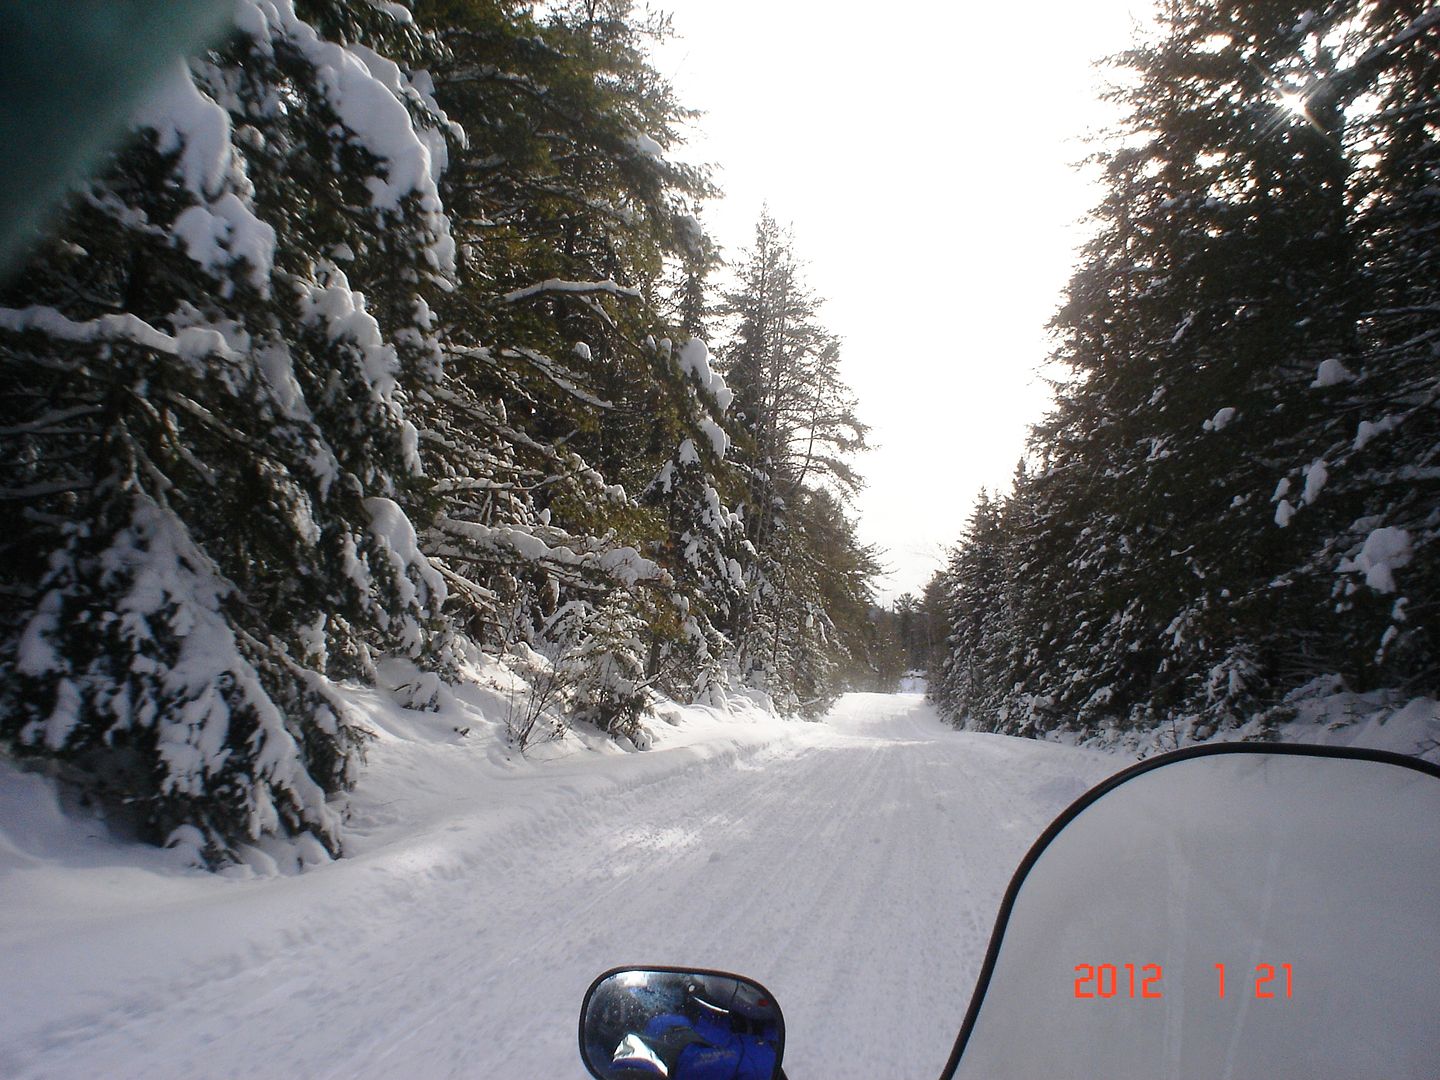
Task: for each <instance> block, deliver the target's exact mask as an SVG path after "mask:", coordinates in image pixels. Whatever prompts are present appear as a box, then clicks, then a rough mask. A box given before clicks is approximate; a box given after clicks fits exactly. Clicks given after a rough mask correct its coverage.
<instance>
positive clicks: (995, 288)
mask: <svg viewBox="0 0 1440 1080" xmlns="http://www.w3.org/2000/svg"><path fill="white" fill-rule="evenodd" d="M652 6H656V7H659V8H660V9H661V10H664V11H668V12H670V13H671V15H672V17H673V26H674V29H675V31H676V34H677V37H676V38H675V39H673V40H671V41H669V42H667V43H665V44H664V45H663V46H662V47H661V48H660V49H659V50H658V51H657V52H656V55H655V64H656V67H657V68H658V69H659V70H660V72H661V73H662V74H663V75H665V76H666V77H667V78H668V79H670V81H671V82H672V83H673V85H674V87H675V89H676V92H677V96H678V98H679V100H680V101H681V102H682V103H683V104H685V105H687V106H689V107H692V108H697V109H701V110H704V112H705V115H704V116H703V117H702V118H701V119H700V120H699V122H698V125H697V127H696V128H695V129H694V130H693V131H692V132H691V133H690V136H691V137H690V140H689V144H688V145H687V147H686V148H684V149H683V150H681V151H678V152H675V154H674V156H676V157H677V158H681V159H683V160H688V161H708V162H711V163H714V164H715V165H717V166H718V167H719V168H718V170H717V179H718V181H719V184H720V186H721V188H722V189H723V190H724V192H725V197H724V198H723V200H720V201H718V202H716V203H712V204H709V205H708V207H707V209H706V211H705V213H704V215H703V220H704V222H705V225H706V228H707V230H708V231H709V232H710V234H711V236H713V237H714V238H715V239H716V240H717V241H718V242H719V243H720V244H721V245H722V247H723V248H724V251H725V254H726V255H727V257H731V258H736V257H738V256H739V254H740V252H741V251H742V250H743V249H744V248H746V247H748V246H749V244H750V241H751V238H752V236H753V233H754V228H755V222H756V220H757V218H758V217H759V215H760V210H761V208H762V206H764V205H766V204H768V205H769V208H770V211H771V213H772V214H773V215H774V217H775V218H776V219H777V220H779V221H780V222H781V223H782V224H785V223H788V224H790V225H791V226H792V227H793V230H794V238H795V250H796V253H797V255H798V256H799V257H800V258H801V259H803V260H805V261H806V263H807V264H808V265H807V267H806V277H807V280H808V281H809V284H810V286H811V288H812V289H813V290H814V291H815V293H816V294H817V295H819V296H821V297H825V298H827V301H828V302H827V303H826V305H825V307H824V308H823V309H822V312H821V321H822V322H823V323H824V325H825V326H826V327H827V328H829V329H830V330H831V331H832V332H834V333H836V334H838V335H839V336H840V337H841V338H843V339H844V342H845V349H844V358H843V362H842V373H843V375H844V376H845V378H846V380H847V381H848V383H849V384H850V386H851V387H852V389H853V390H854V391H855V393H856V396H857V398H858V400H859V412H860V417H861V419H862V420H864V421H865V422H866V423H868V424H869V425H870V427H871V436H870V437H871V442H872V443H874V444H875V445H876V449H874V450H872V451H871V452H870V453H868V454H866V455H864V457H863V458H862V460H861V461H860V463H859V464H860V468H861V471H862V472H863V473H864V474H865V476H866V478H867V487H866V489H865V491H863V492H862V493H861V495H860V496H859V498H858V500H857V504H856V505H857V509H858V511H859V516H860V524H859V532H860V536H861V539H862V540H864V541H865V542H867V543H871V544H876V545H878V546H880V547H882V548H884V549H885V554H884V561H885V565H886V566H887V567H888V568H889V573H888V574H887V575H886V576H885V577H884V578H882V579H881V580H880V581H879V583H878V585H879V589H878V596H879V598H880V599H881V601H882V602H886V603H888V602H889V601H891V600H893V598H894V597H895V596H897V595H899V594H900V593H903V592H906V591H910V592H915V593H917V594H918V593H919V591H920V590H921V589H922V588H923V587H924V584H925V582H926V581H927V580H929V578H930V577H931V575H932V574H933V573H934V572H935V570H936V569H938V568H939V567H940V565H941V564H942V562H943V559H944V554H945V550H946V548H947V547H949V546H951V545H953V544H954V543H955V542H956V541H957V540H958V539H959V537H960V534H961V532H962V530H963V529H964V525H965V520H966V518H967V517H968V515H969V512H970V509H971V507H972V506H973V504H974V500H975V497H976V496H977V495H978V493H979V492H980V490H981V488H988V489H990V490H992V491H993V490H996V489H1004V488H1006V487H1007V486H1008V484H1009V481H1010V476H1011V474H1012V473H1013V471H1014V468H1015V465H1016V463H1017V461H1019V459H1020V456H1021V454H1022V453H1023V452H1024V445H1025V435H1026V429H1027V427H1028V425H1029V424H1031V423H1033V422H1035V421H1037V420H1039V419H1040V418H1041V417H1042V416H1043V415H1044V412H1045V409H1046V405H1047V402H1048V399H1049V391H1048V389H1047V387H1046V384H1045V382H1044V378H1043V374H1042V368H1043V365H1044V361H1045V358H1046V356H1047V354H1048V351H1049V344H1048V338H1047V334H1046V331H1045V325H1046V323H1047V322H1048V321H1049V319H1050V317H1051V315H1052V314H1053V313H1054V311H1055V308H1056V306H1057V305H1058V303H1059V300H1060V295H1061V291H1062V289H1063V288H1064V285H1065V283H1066V281H1067V280H1068V278H1069V276H1070V272H1071V268H1072V267H1073V265H1074V262H1075V256H1074V250H1075V247H1076V246H1077V245H1078V244H1079V243H1081V242H1083V238H1084V231H1083V229H1084V226H1083V224H1082V219H1083V217H1084V215H1085V213H1086V211H1087V210H1088V209H1089V208H1090V207H1091V206H1092V205H1094V204H1095V203H1096V202H1097V201H1098V189H1097V188H1096V187H1094V186H1093V184H1094V175H1093V170H1078V169H1077V168H1076V167H1075V165H1076V163H1077V162H1078V161H1079V160H1080V159H1081V158H1083V157H1084V156H1085V155H1086V154H1087V153H1088V152H1089V148H1088V146H1087V144H1086V142H1085V141H1084V136H1085V134H1086V133H1087V132H1090V131H1093V130H1095V129H1096V128H1098V127H1100V126H1102V125H1103V124H1104V123H1105V122H1106V120H1107V118H1108V117H1110V116H1112V115H1113V114H1112V113H1111V111H1110V107H1109V106H1107V105H1105V104H1104V103H1102V102H1101V101H1100V100H1099V93H1100V90H1101V87H1102V85H1103V81H1104V75H1103V73H1102V72H1099V71H1097V70H1095V68H1094V67H1093V66H1092V62H1093V61H1095V60H1098V59H1100V58H1102V57H1104V56H1107V55H1109V54H1112V53H1115V52H1118V51H1119V50H1121V49H1123V48H1125V47H1126V46H1127V45H1128V44H1129V42H1130V39H1131V32H1132V27H1133V25H1134V20H1135V19H1137V18H1141V17H1143V16H1144V15H1145V14H1146V13H1147V12H1148V10H1149V4H1148V3H1147V2H1146V0H1080V2H1076V0H1069V2H1059V0H1038V2H1035V3H1031V4H1029V5H1024V6H1020V5H1016V6H1010V5H997V4H974V3H954V2H946V3H936V2H906V0H891V2H889V3H885V4H872V5H868V6H866V7H864V8H861V7H859V6H858V5H854V6H852V5H848V4H836V3H833V2H826V3H820V2H817V0H724V2H717V0H652ZM848 12H853V14H848Z"/></svg>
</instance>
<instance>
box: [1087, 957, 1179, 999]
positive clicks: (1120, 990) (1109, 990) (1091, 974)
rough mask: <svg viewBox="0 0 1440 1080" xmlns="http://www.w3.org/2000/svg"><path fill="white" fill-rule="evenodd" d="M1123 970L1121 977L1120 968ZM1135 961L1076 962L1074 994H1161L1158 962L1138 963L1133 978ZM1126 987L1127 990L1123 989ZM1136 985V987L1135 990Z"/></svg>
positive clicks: (1132, 995) (1088, 995) (1128, 995)
mask: <svg viewBox="0 0 1440 1080" xmlns="http://www.w3.org/2000/svg"><path fill="white" fill-rule="evenodd" d="M1122 970H1123V971H1124V978H1122V977H1121V971H1122ZM1136 970H1137V969H1136V966H1135V965H1134V964H1076V965H1075V996H1076V997H1077V998H1113V997H1130V998H1151V999H1154V998H1162V997H1164V996H1165V994H1164V992H1163V991H1161V989H1160V980H1161V979H1162V978H1163V977H1164V974H1165V973H1164V971H1163V970H1162V969H1161V967H1160V965H1159V964H1145V965H1144V966H1143V967H1140V968H1139V969H1138V970H1139V978H1138V979H1137V978H1136ZM1127 987H1128V990H1129V992H1128V993H1126V989H1127ZM1137 987H1138V990H1137Z"/></svg>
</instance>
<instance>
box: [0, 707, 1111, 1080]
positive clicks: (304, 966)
mask: <svg viewBox="0 0 1440 1080" xmlns="http://www.w3.org/2000/svg"><path fill="white" fill-rule="evenodd" d="M382 749H383V748H382ZM666 753H669V751H664V750H659V751H653V752H652V753H650V754H639V755H633V754H632V755H624V756H621V757H600V756H598V755H582V756H585V757H590V758H597V760H592V761H582V762H578V763H570V764H567V763H565V762H552V763H550V764H549V765H547V766H545V767H542V768H540V769H536V770H530V771H524V772H518V773H516V774H515V776H514V778H513V779H512V780H509V781H507V780H505V779H504V778H503V777H502V778H501V779H499V780H498V781H494V782H492V783H491V784H490V785H489V786H490V788H496V787H500V788H504V786H505V785H506V783H509V784H511V785H513V790H511V791H509V792H502V794H501V795H500V796H496V795H494V794H493V792H492V793H490V794H477V795H476V797H475V798H474V799H473V800H467V799H464V798H458V797H457V798H450V799H449V800H448V803H437V802H436V801H435V800H434V799H431V800H430V801H429V802H427V803H425V804H424V805H426V806H428V807H431V813H432V817H433V820H430V821H429V822H427V823H425V824H424V825H423V827H422V828H421V829H420V831H418V832H416V831H414V830H413V829H412V830H411V832H410V833H409V834H408V835H407V836H406V837H405V838H404V840H403V842H402V841H396V840H390V841H387V842H383V843H382V842H380V841H379V840H378V839H376V840H372V842H371V843H370V844H368V845H367V843H366V836H367V832H366V830H367V828H368V829H369V830H370V832H371V833H372V834H373V836H374V837H379V836H382V835H383V834H384V833H385V820H384V814H385V813H386V810H385V807H386V806H387V805H389V804H387V803H383V802H377V803H376V804H375V805H374V806H372V807H371V808H370V809H369V811H368V813H369V818H368V819H366V818H365V817H364V816H363V815H362V820H361V821H360V822H359V823H358V825H357V835H358V841H357V844H356V845H355V850H356V854H355V856H354V857H353V858H350V859H346V860H344V861H342V862H341V863H338V864H336V865H334V866H329V867H324V868H321V869H319V870H318V871H314V872H310V873H307V874H303V875H299V876H294V877H282V878H278V879H277V878H271V879H268V880H251V881H217V880H215V879H213V878H209V877H206V876H202V875H184V876H176V875H170V876H168V877H166V876H162V875H156V874H155V873H154V872H153V871H147V870H145V869H143V868H136V867H129V866H125V865H112V866H100V867H93V868H92V867H84V866H77V867H74V868H71V869H70V870H69V871H64V872H63V873H62V871H59V870H56V869H55V868H54V867H53V866H52V867H47V868H46V869H45V871H44V873H41V872H40V871H39V870H36V871H35V872H34V873H33V874H31V875H29V876H28V877H27V875H26V874H25V873H24V872H23V870H24V867H23V866H22V867H21V871H19V872H12V873H10V874H9V875H8V876H0V904H3V905H8V911H9V914H8V915H4V916H0V949H3V955H4V956H5V961H4V963H3V965H0V998H3V1000H4V1002H5V1008H4V1010H3V1012H0V1076H5V1077H37V1076H64V1077H82V1076H83V1077H90V1076H102V1075H103V1076H107V1077H140V1076H145V1077H157V1076H161V1077H170V1076H185V1077H219V1076H237V1077H238V1076H246V1077H253V1076H287V1077H421V1078H425V1077H470V1076H475V1077H501V1076H504V1077H527V1078H549V1077H555V1078H568V1077H579V1076H582V1075H583V1069H582V1067H581V1066H580V1064H579V1060H578V1056H577V1054H576V1050H575V1034H574V1026H575V1016H576V1010H577V1008H578V1005H579V1001H580V997H581V995H582V993H583V992H584V989H585V987H586V985H587V984H588V983H589V981H590V979H591V977H592V976H593V975H595V974H597V973H598V972H600V971H601V970H602V969H604V968H606V967H610V966H614V965H616V964H620V963H629V962H637V963H658V964H693V965H696V966H703V967H715V968H726V969H732V970H736V971H740V972H743V973H746V974H749V975H752V976H754V977H756V978H758V979H760V980H761V981H762V982H765V983H766V984H767V985H768V986H769V987H770V989H771V990H773V991H774V992H775V994H776V996H777V997H778V999H779V1000H780V1002H781V1004H782V1006H783V1008H784V1010H785V1014H786V1021H787V1029H788V1033H789V1034H788V1040H787V1042H788V1046H787V1052H786V1066H787V1072H788V1073H789V1074H790V1076H791V1077H792V1078H793V1080H806V1078H807V1077H810V1078H818V1077H826V1078H829V1080H845V1078H850V1077H854V1078H864V1080H875V1078H876V1077H895V1078H902V1080H903V1078H905V1077H916V1078H925V1077H933V1076H936V1075H938V1073H939V1070H940V1066H941V1065H942V1064H943V1063H944V1061H945V1058H946V1056H947V1054H948V1052H949V1048H950V1045H951V1043H952V1042H953V1039H954V1036H955V1031H956V1029H957V1028H958V1026H959V1022H960V1018H961V1016H962V1014H963V1012H964V1008H965V1004H966V1002H967V1001H968V998H969V993H970V990H971V987H972V985H973V981H974V978H975V975H976V972H977V971H978V968H979V963H980V959H981V956H982V954H983V951H984V946H985V943H986V941H987V939H988V935H989V930H990V922H991V919H992V917H993V915H994V912H995V909H996V907H997V905H998V903H999V900H1000V896H1001V894H1002V892H1003V890H1004V887H1005V884H1006V882H1007V881H1008V879H1009V876H1010V874H1011V872H1012V870H1013V869H1014V867H1015V865H1016V864H1017V863H1018V862H1019V860H1020V858H1021V856H1022V855H1023V854H1024V852H1025V850H1026V848H1027V847H1028V846H1029V845H1030V843H1031V842H1032V841H1033V840H1034V839H1035V837H1036V836H1037V835H1038V834H1039V833H1040V831H1041V830H1042V829H1043V828H1044V826H1045V825H1046V824H1047V823H1048V822H1049V821H1050V820H1051V818H1052V817H1053V816H1054V815H1055V814H1056V813H1057V812H1058V811H1059V810H1060V809H1062V808H1063V807H1064V806H1065V805H1066V804H1067V803H1069V802H1070V801H1071V800H1072V799H1073V798H1074V797H1076V796H1077V795H1079V794H1080V793H1081V792H1082V791H1083V790H1084V789H1085V788H1086V787H1088V786H1089V785H1090V784H1092V783H1094V782H1095V781H1097V780H1099V779H1101V778H1102V777H1104V776H1105V775H1108V774H1109V773H1111V772H1113V771H1115V770H1117V769H1119V768H1120V767H1122V766H1123V765H1124V764H1125V763H1126V762H1125V760H1124V759H1121V758H1116V757H1111V756H1104V755H1100V754H1094V753H1089V752H1084V751H1077V750H1072V749H1068V748H1064V747H1058V746H1053V745H1047V744H1037V743H1033V742H1025V741H1021V740H1016V739H1009V738H1005V737H1001V736H987V735H969V734H962V733H956V732H954V731H951V730H949V729H948V728H946V727H944V726H943V725H942V724H941V723H940V722H939V721H938V720H937V719H936V718H935V717H934V715H933V714H932V713H931V712H930V710H929V708H928V707H927V706H926V705H925V704H924V703H923V701H922V700H921V699H920V698H918V697H913V696H882V695H859V694H856V695H849V696H847V697H846V698H845V699H843V700H842V701H841V703H840V705H839V706H838V707H837V708H836V710H835V711H834V713H832V715H831V717H830V718H829V722H828V723H826V724H823V725H793V724H792V725H781V724H778V723H777V724H775V725H773V726H772V727H768V728H766V729H765V730H764V732H763V733H761V734H754V733H752V737H750V738H749V739H748V741H737V742H735V743H734V744H733V745H732V746H731V747H729V748H728V749H727V750H726V751H725V752H723V753H716V754H709V755H708V756H707V755H693V756H691V757H686V756H684V753H683V752H678V753H679V756H677V757H676V758H675V759H674V761H675V764H674V765H673V766H672V767H664V768H662V767H659V766H657V764H656V763H657V762H663V761H664V760H665V759H664V758H663V755H664V754H666ZM381 757H382V758H383V754H381ZM388 775H389V778H390V779H389V783H390V785H391V786H390V788H389V789H387V790H391V791H393V792H394V793H395V797H394V799H392V800H391V802H392V803H394V802H399V801H402V796H403V793H404V792H405V791H406V790H408V789H407V778H406V777H405V776H404V775H403V770H401V769H400V767H399V766H395V767H393V768H392V769H391V771H390V773H389V774H388ZM415 782H416V783H417V784H418V780H417V781H415ZM542 804H543V807H544V809H534V808H535V807H537V806H541V805H542ZM437 806H439V807H440V809H438V810H436V809H435V807H437ZM447 806H448V808H447ZM392 812H393V813H394V814H401V813H403V812H404V808H403V807H402V808H400V809H395V810H393V811H392ZM57 874H58V875H61V876H60V877H58V878H57ZM84 875H89V876H88V877H84ZM57 882H59V883H58V884H57ZM77 882H78V883H77ZM107 890H108V892H109V894H110V895H112V896H113V897H114V903H113V904H109V905H104V910H103V911H102V912H100V913H97V912H96V911H95V907H96V903H95V898H96V897H103V896H105V895H106V892H107ZM17 905H18V907H17ZM41 906H43V907H44V909H45V910H43V911H38V910H36V909H37V907H41ZM17 910H18V911H19V912H20V913H21V914H18V915H17V914H16V912H17ZM137 972H138V973H139V974H137Z"/></svg>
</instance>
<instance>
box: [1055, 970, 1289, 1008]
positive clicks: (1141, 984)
mask: <svg viewBox="0 0 1440 1080" xmlns="http://www.w3.org/2000/svg"><path fill="white" fill-rule="evenodd" d="M1214 974H1215V982H1214V986H1215V989H1216V992H1217V995H1218V996H1219V997H1221V998H1224V997H1225V996H1226V994H1227V991H1228V993H1229V996H1231V997H1253V998H1255V999H1257V1000H1262V1001H1263V1000H1271V999H1277V998H1293V997H1294V996H1295V985H1294V983H1295V980H1294V973H1293V971H1292V970H1291V967H1290V965H1289V964H1256V965H1255V971H1254V976H1253V979H1252V977H1251V975H1250V973H1249V971H1245V970H1241V971H1236V972H1235V973H1234V974H1233V976H1232V978H1231V983H1230V985H1229V987H1228V988H1227V986H1226V981H1225V978H1226V972H1225V965H1224V964H1215V965H1214ZM1164 978H1165V969H1164V968H1162V967H1161V966H1160V965H1159V964H1076V965H1075V996H1076V997H1077V998H1091V999H1101V998H1103V999H1106V1000H1110V999H1117V998H1118V999H1121V1000H1131V1001H1134V1000H1141V1001H1143V1000H1158V999H1160V998H1163V997H1164V996H1165V988H1164V986H1163V981H1164ZM1277 980H1280V981H1279V982H1277ZM1281 983H1283V985H1281Z"/></svg>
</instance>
